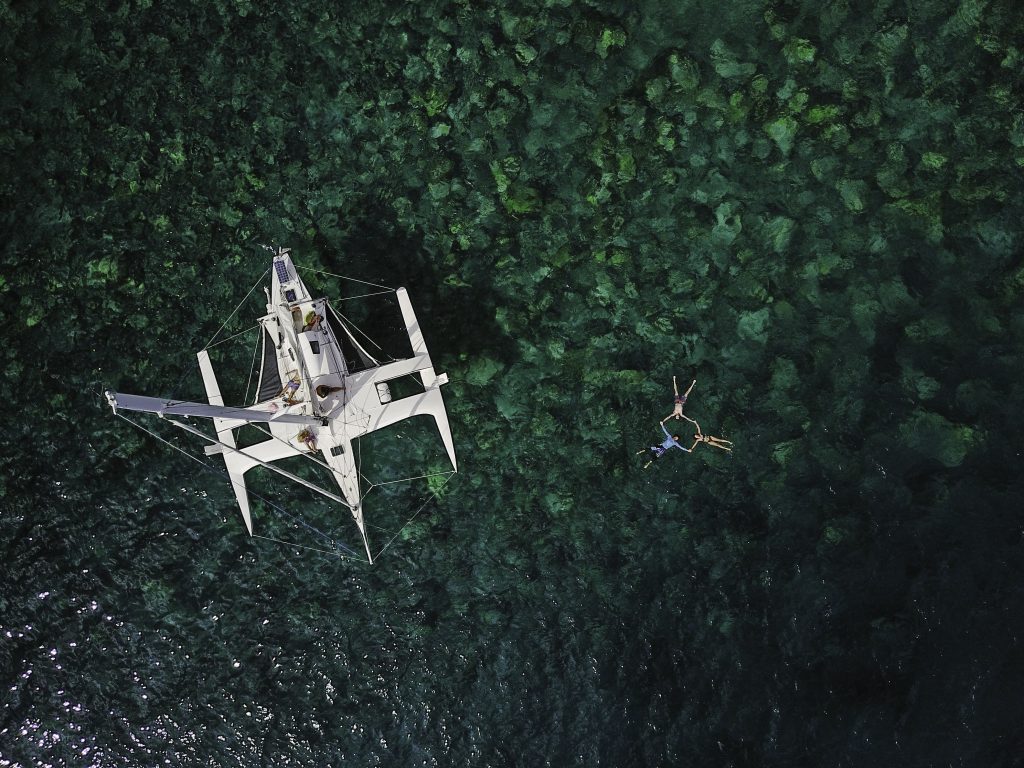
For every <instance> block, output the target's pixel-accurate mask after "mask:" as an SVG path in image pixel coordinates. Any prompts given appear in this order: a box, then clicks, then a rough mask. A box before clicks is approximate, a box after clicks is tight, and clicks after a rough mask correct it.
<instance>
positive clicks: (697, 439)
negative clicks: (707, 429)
mask: <svg viewBox="0 0 1024 768" xmlns="http://www.w3.org/2000/svg"><path fill="white" fill-rule="evenodd" d="M683 418H684V419H687V421H692V422H693V423H694V424H695V425H696V427H697V434H695V435H694V436H693V445H691V446H690V450H689V453H693V449H694V448H696V447H697V446H698V445H700V444H701V443H707V444H708V445H710V446H711V447H712V448H720V449H721V450H723V451H728V452H729V453H732V448H730V447H729V446H731V445H732V441H730V440H723V439H722V438H721V437H712V436H711V435H705V434H704V433H703V432H701V431H700V424H697V422H696V421H695V420H694V419H689V418H687V417H686V416H684V417H683ZM662 429H664V426H663V427H662ZM684 450H685V449H684Z"/></svg>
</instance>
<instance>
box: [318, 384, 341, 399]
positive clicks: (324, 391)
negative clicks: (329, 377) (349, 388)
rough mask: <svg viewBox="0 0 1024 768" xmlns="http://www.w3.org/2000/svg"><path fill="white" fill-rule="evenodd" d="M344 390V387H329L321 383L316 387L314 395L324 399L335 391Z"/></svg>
mask: <svg viewBox="0 0 1024 768" xmlns="http://www.w3.org/2000/svg"><path fill="white" fill-rule="evenodd" d="M344 391H345V388H344V387H329V386H327V385H326V384H321V385H320V386H319V387H317V388H316V396H317V397H319V398H320V399H321V400H325V399H326V398H328V397H330V396H331V395H332V394H334V393H335V392H344Z"/></svg>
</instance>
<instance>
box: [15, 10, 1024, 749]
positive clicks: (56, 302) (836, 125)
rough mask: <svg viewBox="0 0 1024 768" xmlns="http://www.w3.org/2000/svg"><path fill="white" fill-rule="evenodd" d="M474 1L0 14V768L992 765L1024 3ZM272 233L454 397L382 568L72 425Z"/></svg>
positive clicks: (206, 320)
mask: <svg viewBox="0 0 1024 768" xmlns="http://www.w3.org/2000/svg"><path fill="white" fill-rule="evenodd" d="M479 5H480V4H477V3H469V2H460V1H458V0H456V1H454V2H435V1H433V0H427V1H426V2H417V3H364V4H355V5H352V6H351V7H349V6H344V7H341V6H333V5H330V4H317V3H311V4H287V3H262V2H249V1H248V0H234V1H233V2H229V1H227V0H212V2H201V3H177V4H159V3H150V2H148V0H138V1H137V2H128V1H127V0H113V2H111V3H107V4H106V5H105V6H104V7H103V8H99V7H97V6H95V5H94V4H90V3H85V2H76V1H75V0H67V1H65V2H52V1H48V0H31V1H30V2H25V3H18V4H14V3H10V2H0V41H2V50H3V51H4V54H3V56H2V57H0V82H2V83H3V84H4V85H3V87H2V88H3V90H2V95H0V116H2V127H0V156H2V157H3V161H4V167H5V169H6V173H5V174H4V175H3V177H2V178H0V199H2V206H0V216H2V221H3V223H4V226H3V239H2V246H0V247H2V248H3V269H2V270H0V292H2V293H3V296H4V301H3V304H2V310H0V311H2V312H3V323H4V328H5V333H4V342H5V343H4V344H3V349H2V351H0V355H2V356H3V360H4V371H3V376H4V378H5V380H6V382H7V390H8V392H9V400H10V404H9V407H8V408H7V409H6V413H5V416H4V417H3V432H4V435H5V444H6V445H7V446H8V450H7V451H5V452H4V453H3V454H2V455H0V465H2V472H0V497H2V499H3V501H2V502H0V510H2V511H0V535H2V542H3V552H4V556H5V562H6V565H5V568H4V569H3V571H2V575H0V635H2V637H3V642H0V683H2V689H3V691H4V693H3V694H2V695H0V765H17V766H23V765H24V766H27V765H34V764H43V763H51V764H68V765H71V764H77V762H76V761H79V760H80V759H81V758H80V756H81V755H84V754H86V752H85V750H89V753H88V754H89V755H90V757H89V758H88V759H89V760H92V761H93V764H97V765H104V766H107V765H110V766H114V765H139V764H156V763H158V762H162V761H163V760H164V759H165V758H166V759H168V760H169V761H170V762H171V764H188V765H194V764H204V765H206V764H224V765H227V764H239V763H242V764H255V763H257V762H259V761H261V760H262V761H263V762H264V763H266V764H274V765H327V764H338V763H340V762H341V761H342V760H343V759H345V758H348V759H349V760H351V761H352V762H353V764H360V765H363V764H365V765H418V764H428V765H429V764H436V765H473V766H483V765H493V766H506V765H543V764H545V761H548V762H549V763H550V764H552V765H588V766H591V765H609V766H631V765H636V766H641V765H651V766H654V765H690V764H694V763H699V764H703V763H713V764H721V765H734V766H741V765H792V764H794V763H802V762H810V763H813V764H821V765H849V766H861V765H863V766H869V765H870V766H873V765H889V764H897V763H900V764H908V765H932V764H936V765H937V764H943V765H945V764H953V765H991V766H997V765H1012V764H1015V762H1014V761H1016V760H1019V756H1020V755H1021V754H1022V753H1024V732H1022V730H1021V728H1020V721H1021V717H1020V716H1021V708H1020V703H1019V699H1020V697H1019V689H1020V686H1021V684H1022V683H1024V655H1022V653H1024V652H1022V649H1021V645H1020V640H1019V638H1020V637H1024V620H1022V619H1021V613H1020V611H1019V610H1017V609H1018V607H1019V605H1020V600H1021V598H1022V597H1024V594H1022V586H1021V585H1022V583H1024V582H1022V576H1024V574H1022V566H1021V563H1022V562H1024V560H1022V558H1021V554H1022V549H1021V546H1022V539H1021V535H1022V534H1021V526H1020V509H1021V507H1022V504H1021V502H1022V499H1024V494H1022V481H1021V476H1020V472H1019V465H1020V444H1021V443H1020V435H1021V434H1022V433H1024V423H1022V416H1021V414H1022V412H1024V388H1022V384H1021V376H1020V373H1021V371H1022V370H1024V348H1022V345H1021V342H1022V335H1024V313H1021V311H1020V307H1021V301H1022V295H1024V266H1022V262H1021V252H1022V231H1024V230H1022V225H1021V221H1022V219H1024V197H1022V191H1024V190H1022V178H1024V176H1022V172H1024V117H1022V115H1024V111H1022V104H1021V99H1022V94H1024V88H1022V82H1021V72H1022V71H1024V69H1022V51H1021V49H1020V46H1021V41H1022V40H1024V17H1022V15H1021V14H1020V11H1019V9H1018V8H1017V6H1016V4H1014V3H1012V2H1008V1H1007V0H993V1H991V2H985V1H984V0H960V1H957V0H948V1H944V0H930V1H929V2H926V3H923V4H922V3H903V2H890V1H889V0H879V1H878V2H876V3H875V4H874V6H873V7H867V6H863V7H861V6H858V5H857V4H850V3H846V2H837V3H827V4H824V5H822V4H820V3H809V2H802V3H801V2H798V1H796V0H794V2H753V1H750V0H748V1H741V2H729V3H698V2H656V1H654V0H652V1H651V2H641V3H639V4H637V3H623V2H614V1H610V2H583V3H572V2H569V0H547V1H546V2H530V3H526V2H511V3H500V4H496V5H494V6H493V7H489V8H481V7H479ZM261 242H273V243H278V244H287V245H291V246H293V247H294V248H295V252H296V254H297V255H301V259H302V260H303V262H304V263H308V264H309V265H311V266H315V267H317V268H320V269H324V270H327V271H330V272H345V273H346V274H351V275H353V276H356V277H360V278H363V279H366V280H370V281H373V282H382V283H385V284H389V285H399V284H405V285H407V286H408V287H409V288H410V293H411V296H412V299H413V301H414V302H415V303H416V306H417V311H418V314H419V318H420V320H421V322H422V323H423V326H424V328H425V332H426V336H427V341H428V343H429V344H430V345H431V348H432V352H433V356H434V359H435V362H436V363H437V366H438V369H439V370H445V371H447V372H448V373H449V375H450V376H451V379H452V383H451V384H450V385H449V387H448V388H447V394H448V401H449V404H450V405H449V410H450V413H451V417H452V425H453V429H454V431H455V433H456V437H457V441H458V442H457V449H458V451H459V453H460V469H461V470H462V473H461V474H460V475H459V476H458V477H457V478H455V479H454V480H453V481H452V482H450V483H448V484H447V485H445V486H444V487H443V489H442V488H441V487H440V485H439V484H435V488H436V489H437V490H439V491H441V493H439V498H438V499H437V500H436V502H434V503H433V504H431V505H430V506H429V508H428V509H427V510H426V511H425V512H424V514H423V515H421V516H420V517H419V518H417V520H416V521H415V522H414V524H413V525H412V526H411V527H410V528H408V529H406V531H405V532H404V533H403V538H402V540H401V541H400V542H398V544H397V545H396V549H395V550H393V554H392V555H391V556H390V558H385V559H383V560H382V561H381V562H380V563H379V565H378V566H376V567H375V568H374V569H372V570H370V569H364V568H359V567H354V566H351V565H349V564H347V563H338V562H336V561H334V560H331V559H329V558H323V557H317V556H315V555H314V556H311V555H305V554H303V555H299V554H297V553H295V552H293V551H290V550H284V549H275V548H272V547H269V546H263V545H258V544H254V543H253V542H251V541H250V540H248V539H247V538H246V537H245V535H244V531H243V528H242V525H241V523H240V521H239V520H238V519H237V514H236V512H235V508H234V503H233V500H232V497H231V492H230V490H229V489H228V488H227V487H226V484H225V483H223V482H222V481H221V480H220V479H218V478H217V477H216V476H214V475H209V474H205V473H203V472H201V471H200V470H199V469H198V468H197V467H196V465H195V464H192V463H191V462H189V461H188V460H187V459H184V458H183V457H181V456H180V455H177V454H174V453H172V452H170V451H168V450H167V449H166V448H165V447H164V446H162V445H160V444H158V443H155V442H154V441H152V440H150V439H148V438H146V437H145V436H144V435H141V434H139V433H137V432H135V431H133V430H131V429H130V428H129V427H128V425H126V424H124V423H123V422H120V421H118V420H115V419H113V418H111V416H110V413H109V410H107V409H105V407H104V406H103V405H102V404H101V401H100V398H99V396H98V391H99V390H100V388H101V386H102V385H106V386H111V387H114V388H118V389H122V390H124V391H136V392H146V393H153V394H155V393H160V392H167V393H174V394H191V395H193V396H196V395H198V394H199V393H200V391H201V389H200V387H199V383H198V377H197V376H196V375H195V371H194V364H193V358H192V357H191V354H192V351H193V350H195V349H198V348H201V347H202V346H203V345H204V344H205V343H206V341H207V340H208V339H209V338H210V337H211V336H212V335H213V333H214V332H215V331H216V330H217V328H218V327H219V326H220V324H221V323H222V322H223V321H224V319H225V314H226V313H227V312H229V311H230V309H231V308H232V307H234V306H235V304H236V303H237V301H238V300H239V298H240V297H241V295H243V294H244V291H245V290H246V289H247V287H248V286H249V285H251V283H252V281H253V280H254V279H255V278H256V277H257V276H258V275H259V274H260V273H261V272H262V271H263V270H264V269H265V268H266V263H265V262H266V259H265V257H264V255H263V254H262V253H261V252H260V251H259V250H258V249H257V248H255V247H254V246H255V244H256V243H261ZM239 322H244V321H239ZM673 374H676V375H678V376H679V377H680V380H683V379H686V380H689V379H690V378H696V379H697V382H698V383H697V386H696V387H695V389H694V391H693V393H692V394H691V396H690V401H689V403H688V406H687V412H688V413H689V414H690V415H692V416H694V417H696V418H697V419H698V420H699V421H700V423H701V425H702V426H703V427H704V428H705V430H706V431H708V432H709V433H711V434H716V435H722V436H723V437H725V438H727V439H729V440H732V441H734V443H735V446H736V450H735V452H734V453H733V454H731V455H728V454H724V453H720V452H715V451H712V450H710V449H699V450H698V451H696V452H695V453H694V454H693V455H691V456H686V455H683V454H682V453H680V452H671V455H670V456H667V457H666V458H664V459H662V460H661V461H660V462H658V463H657V464H655V465H654V466H652V467H651V468H650V469H649V470H647V471H646V472H643V471H641V470H640V468H639V467H640V462H638V461H637V460H636V457H635V456H634V452H635V451H636V450H638V449H640V448H643V447H644V446H645V445H647V444H649V443H650V442H651V441H652V440H657V439H658V435H660V432H659V431H658V430H657V424H656V421H657V420H658V419H660V418H662V417H664V415H665V414H666V413H668V412H669V411H670V410H671V377H672V375H673ZM659 442H660V440H659ZM257 524H259V523H258V522H257Z"/></svg>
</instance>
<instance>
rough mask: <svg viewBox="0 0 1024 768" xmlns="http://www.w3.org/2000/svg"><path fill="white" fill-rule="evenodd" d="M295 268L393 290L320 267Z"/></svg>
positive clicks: (390, 289)
mask: <svg viewBox="0 0 1024 768" xmlns="http://www.w3.org/2000/svg"><path fill="white" fill-rule="evenodd" d="M297 269H301V270H302V271H303V272H313V273H314V274H317V275H328V276H329V277H338V278H341V279H342V280H351V281H352V282H353V283H362V284H363V285H370V286H373V287H374V288H383V289H384V291H385V293H386V292H387V291H393V290H395V289H394V288H390V287H388V286H386V285H380V284H379V283H370V282H367V281H366V280H359V279H358V278H355V277H348V276H346V275H336V274H334V273H333V272H326V271H324V270H322V269H314V268H313V267H297Z"/></svg>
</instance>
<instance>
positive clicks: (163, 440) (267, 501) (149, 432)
mask: <svg viewBox="0 0 1024 768" xmlns="http://www.w3.org/2000/svg"><path fill="white" fill-rule="evenodd" d="M115 415H116V416H117V417H118V418H121V419H124V420H125V421H127V422H128V423H129V424H131V425H132V426H133V427H135V428H136V429H139V430H141V431H142V432H145V433H146V434H147V435H149V436H150V437H153V438H155V439H156V440H159V441H160V442H161V443H163V444H164V445H167V446H169V447H171V448H173V449H174V450H176V451H178V452H179V453H182V454H184V455H185V456H187V457H188V458H190V459H192V461H194V462H196V463H197V464H198V465H199V466H201V467H203V468H204V469H206V470H207V471H209V472H213V473H216V474H220V475H225V476H227V478H228V482H229V483H231V484H232V485H237V486H240V487H242V488H244V489H245V490H246V491H247V492H248V493H249V494H250V495H252V496H254V497H255V498H257V499H259V500H260V501H262V502H264V503H265V504H266V505H267V506H269V507H270V508H271V509H276V510H277V511H278V512H281V513H282V514H284V515H285V516H287V517H290V518H292V519H293V520H295V521H296V522H297V523H298V524H299V525H301V526H303V527H304V528H307V529H308V530H311V531H313V532H315V533H317V534H319V535H320V536H322V537H323V538H325V539H327V540H328V541H330V542H331V543H332V544H335V545H337V541H336V539H335V538H334V537H333V536H329V535H328V534H326V533H324V532H323V531H321V530H320V529H319V528H317V527H316V526H314V525H310V524H309V523H307V522H305V521H304V520H302V518H299V517H297V516H295V515H293V514H292V513H290V512H289V511H288V510H286V509H284V508H283V507H281V506H278V505H277V504H275V503H274V502H272V501H271V500H270V499H268V498H267V497H266V496H263V495H261V494H259V493H256V492H255V491H251V490H249V489H248V488H247V487H246V485H245V483H244V482H237V481H235V480H234V479H232V477H231V474H230V473H229V472H228V471H227V470H226V469H225V470H219V469H216V468H214V467H211V466H210V465H209V464H207V463H206V462H205V461H203V460H202V459H200V458H197V457H195V456H193V455H192V454H191V453H189V452H188V451H186V450H185V449H184V448H182V447H180V446H177V445H175V444H174V443H172V442H171V441H170V440H168V439H166V438H164V437H161V436H160V435H158V434H156V433H155V432H153V431H152V430H150V429H146V428H145V427H144V426H142V425H141V424H139V423H138V422H135V421H132V420H131V419H129V418H128V417H127V416H125V415H123V414H121V413H117V414H115ZM342 546H344V545H342ZM345 549H347V550H348V551H349V552H351V551H352V550H351V549H349V548H348V547H345Z"/></svg>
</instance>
